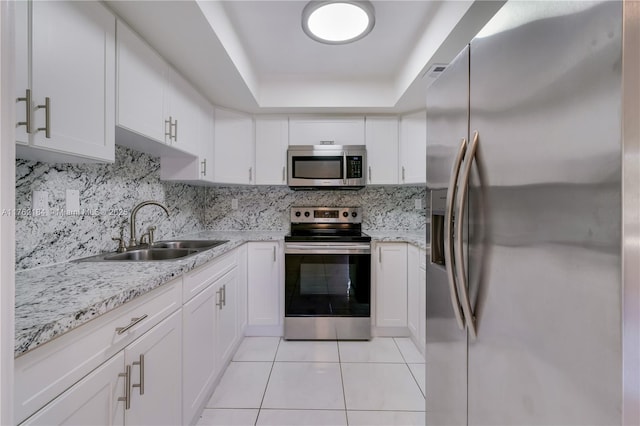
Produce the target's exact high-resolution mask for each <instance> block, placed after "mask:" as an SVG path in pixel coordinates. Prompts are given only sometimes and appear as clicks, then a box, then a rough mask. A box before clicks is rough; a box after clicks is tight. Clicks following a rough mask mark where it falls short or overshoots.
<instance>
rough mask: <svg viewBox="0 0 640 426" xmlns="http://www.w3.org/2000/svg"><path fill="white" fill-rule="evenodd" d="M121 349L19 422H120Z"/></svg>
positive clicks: (122, 386) (122, 408)
mask: <svg viewBox="0 0 640 426" xmlns="http://www.w3.org/2000/svg"><path fill="white" fill-rule="evenodd" d="M124 371H125V370H124V353H123V352H119V353H118V354H117V355H115V356H114V357H113V358H111V359H110V360H109V361H107V362H105V363H104V364H102V365H101V366H100V367H98V368H97V369H96V370H95V371H93V372H92V373H91V374H89V375H87V376H86V377H85V378H83V379H82V380H80V381H79V382H78V383H76V384H75V385H73V386H72V387H71V388H70V389H68V390H67V391H66V392H64V393H63V394H62V395H60V396H59V397H57V398H56V399H54V400H53V401H51V402H50V403H49V404H48V405H46V406H45V407H44V408H42V409H41V410H40V411H38V412H37V413H35V414H34V415H33V416H31V417H30V418H28V419H27V420H26V421H25V422H24V423H22V425H96V426H99V425H123V424H124V409H125V407H124V402H122V401H118V398H120V397H124V395H125V390H124V386H125V380H124V377H120V376H119V375H120V374H121V373H124Z"/></svg>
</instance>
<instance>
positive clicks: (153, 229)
mask: <svg viewBox="0 0 640 426" xmlns="http://www.w3.org/2000/svg"><path fill="white" fill-rule="evenodd" d="M156 229H157V228H156V227H155V226H153V225H152V226H150V227H149V229H148V232H149V245H152V244H153V242H154V238H153V233H154V232H155V231H156Z"/></svg>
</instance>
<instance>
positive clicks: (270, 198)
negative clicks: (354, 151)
mask: <svg viewBox="0 0 640 426" xmlns="http://www.w3.org/2000/svg"><path fill="white" fill-rule="evenodd" d="M206 191H207V197H206V200H207V205H206V212H205V215H204V221H205V223H206V226H207V228H208V229H216V230H240V229H243V230H249V229H251V230H274V231H277V230H283V231H286V230H288V229H289V220H290V219H289V209H290V207H291V206H330V207H331V206H345V207H352V206H360V207H362V208H363V215H362V216H363V217H362V228H363V230H365V232H366V230H402V231H422V230H425V229H426V223H427V222H426V212H427V206H426V203H427V201H428V200H427V196H426V187H424V186H369V187H367V188H365V189H362V190H359V191H292V190H291V189H289V188H288V187H284V186H253V187H224V188H222V187H212V188H207V189H206ZM233 199H236V200H238V209H237V210H233V209H232V208H231V201H232V200H233ZM416 199H419V200H420V203H421V205H422V208H420V209H416V208H415V200H416Z"/></svg>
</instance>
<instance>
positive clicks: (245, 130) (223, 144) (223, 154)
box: [213, 108, 255, 185]
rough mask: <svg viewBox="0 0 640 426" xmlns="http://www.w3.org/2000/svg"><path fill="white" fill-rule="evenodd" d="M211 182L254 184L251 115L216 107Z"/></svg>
mask: <svg viewBox="0 0 640 426" xmlns="http://www.w3.org/2000/svg"><path fill="white" fill-rule="evenodd" d="M214 127H215V128H214V132H215V137H214V162H215V164H214V167H213V172H214V181H215V182H217V183H231V184H246V185H249V184H253V183H255V167H254V154H255V147H254V139H253V135H254V134H253V132H254V130H253V119H252V118H251V116H249V115H246V114H242V113H238V112H234V111H229V110H224V109H219V108H216V109H215V126H214Z"/></svg>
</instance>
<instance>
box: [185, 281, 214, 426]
mask: <svg viewBox="0 0 640 426" xmlns="http://www.w3.org/2000/svg"><path fill="white" fill-rule="evenodd" d="M218 295H219V292H218V291H217V288H214V286H213V285H210V286H209V287H207V288H206V289H205V290H204V291H202V292H201V293H200V294H198V295H197V296H195V297H194V298H193V299H191V300H190V301H189V302H187V303H186V304H185V305H184V306H183V308H182V331H183V333H182V334H183V341H182V361H183V371H182V374H183V377H182V387H183V390H184V393H183V397H182V401H183V406H182V410H183V411H182V414H183V420H182V424H185V425H187V424H192V421H193V419H194V416H195V415H196V414H198V410H199V409H200V407H201V406H202V404H203V403H204V402H205V401H204V400H205V398H206V397H207V396H208V394H209V391H210V390H211V386H212V385H213V382H214V380H215V378H216V374H217V370H216V318H217V310H218V307H217V306H216V303H218Z"/></svg>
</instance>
